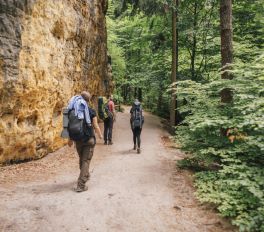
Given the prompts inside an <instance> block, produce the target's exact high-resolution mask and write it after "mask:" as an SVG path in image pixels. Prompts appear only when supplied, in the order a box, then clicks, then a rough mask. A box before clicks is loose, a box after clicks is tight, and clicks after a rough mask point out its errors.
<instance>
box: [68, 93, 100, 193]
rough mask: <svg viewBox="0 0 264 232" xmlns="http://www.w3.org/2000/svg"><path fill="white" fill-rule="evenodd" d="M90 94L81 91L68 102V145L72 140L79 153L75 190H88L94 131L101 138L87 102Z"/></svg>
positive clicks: (94, 141) (93, 114)
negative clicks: (78, 170)
mask: <svg viewBox="0 0 264 232" xmlns="http://www.w3.org/2000/svg"><path fill="white" fill-rule="evenodd" d="M90 99H91V95H90V93H89V92H86V91H83V92H82V93H81V95H77V96H74V97H72V98H71V100H70V102H69V104H68V107H67V108H68V110H69V113H68V115H69V126H68V131H69V136H70V139H69V141H68V145H69V146H72V144H73V141H74V142H75V147H76V150H77V153H78V155H79V167H80V175H79V178H78V181H77V187H76V188H75V189H74V190H75V191H76V192H83V191H86V190H88V187H87V186H86V185H85V184H86V182H87V181H88V180H89V178H90V173H89V166H90V163H91V159H92V157H93V153H94V147H95V144H96V138H95V133H94V130H95V131H96V133H97V134H98V135H99V138H100V139H102V138H103V136H102V133H101V130H100V127H99V126H98V122H97V116H96V112H95V110H93V109H92V108H91V107H90V106H89V105H88V103H89V102H90Z"/></svg>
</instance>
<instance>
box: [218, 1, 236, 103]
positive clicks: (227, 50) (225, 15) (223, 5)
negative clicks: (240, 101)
mask: <svg viewBox="0 0 264 232" xmlns="http://www.w3.org/2000/svg"><path fill="white" fill-rule="evenodd" d="M220 28H221V58H222V71H223V73H222V79H232V75H231V73H229V72H228V71H227V72H225V70H227V69H230V66H229V65H230V64H232V63H233V46H232V41H233V29H232V0H221V1H220ZM232 100H233V94H232V90H231V89H229V88H225V89H223V90H222V91H221V101H222V102H223V103H230V102H232Z"/></svg>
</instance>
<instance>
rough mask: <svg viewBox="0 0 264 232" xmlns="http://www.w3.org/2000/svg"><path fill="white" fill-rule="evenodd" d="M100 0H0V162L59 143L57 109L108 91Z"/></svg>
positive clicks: (46, 150)
mask: <svg viewBox="0 0 264 232" xmlns="http://www.w3.org/2000/svg"><path fill="white" fill-rule="evenodd" d="M106 1H107V0H93V1H90V0H0V164H1V163H4V162H9V161H15V160H26V159H32V158H39V157H42V156H44V155H46V154H47V153H49V152H51V151H54V150H55V149H57V148H59V147H61V146H62V145H63V144H64V143H65V141H64V140H62V139H61V138H60V132H61V129H62V128H61V127H62V115H61V112H62V108H63V107H64V106H65V105H66V104H67V102H68V100H69V98H70V97H71V96H72V95H74V94H76V93H79V92H80V91H82V90H88V91H90V92H91V93H92V94H94V95H95V96H97V95H101V94H105V93H107V92H109V91H110V89H109V86H111V75H108V74H107V53H106V52H107V51H106V50H107V49H106V25H105V13H106V8H107V2H106Z"/></svg>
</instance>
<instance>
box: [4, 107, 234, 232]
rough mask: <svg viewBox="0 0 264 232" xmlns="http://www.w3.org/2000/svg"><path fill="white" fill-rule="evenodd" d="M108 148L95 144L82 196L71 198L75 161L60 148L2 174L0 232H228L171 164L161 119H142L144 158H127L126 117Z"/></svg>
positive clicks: (120, 116)
mask: <svg viewBox="0 0 264 232" xmlns="http://www.w3.org/2000/svg"><path fill="white" fill-rule="evenodd" d="M113 133H114V139H113V142H114V144H113V145H112V146H106V145H103V141H102V140H100V141H98V143H97V146H96V148H95V154H94V157H93V160H92V163H91V169H90V170H91V171H92V173H91V179H90V181H89V182H88V187H89V189H88V191H86V192H82V193H75V192H74V191H73V187H75V184H76V180H77V178H78V174H79V170H78V158H77V154H76V152H75V149H74V148H69V147H64V148H62V149H60V150H59V151H57V152H55V153H52V154H49V155H48V156H46V157H45V158H43V159H41V160H37V161H32V162H28V163H22V164H17V165H12V166H6V167H1V168H0V183H1V184H0V194H1V198H0V231H18V232H21V231H27V232H31V231H33V232H35V231H37V232H42V231H43V232H44V231H45V232H47V231H76V232H79V231H80V232H82V231H92V232H108V231H109V232H119V231H122V232H152V231H157V232H172V231H173V232H181V231H187V232H189V231H190V232H196V231H197V232H205V231H211V232H218V231H234V228H233V227H232V226H230V224H229V223H228V222H226V221H225V220H223V219H221V218H220V217H219V216H217V214H216V213H215V211H214V210H213V209H212V208H211V207H209V206H205V205H202V204H199V202H198V201H197V200H196V199H195V196H194V189H193V187H192V185H191V184H192V181H191V177H190V175H189V174H188V173H187V172H184V171H181V170H179V169H178V168H177V167H176V165H175V163H176V160H177V159H181V158H182V154H181V153H180V152H179V151H177V150H175V149H172V148H170V147H169V146H166V143H167V139H166V136H167V133H166V132H165V131H164V130H163V129H162V126H161V124H160V120H159V118H157V117H155V116H153V115H151V114H148V113H146V114H145V125H144V128H143V132H142V153H141V154H136V152H135V151H133V150H132V147H133V144H132V133H131V131H130V126H129V113H128V108H126V111H125V113H119V114H118V118H117V122H116V124H115V125H114V131H113Z"/></svg>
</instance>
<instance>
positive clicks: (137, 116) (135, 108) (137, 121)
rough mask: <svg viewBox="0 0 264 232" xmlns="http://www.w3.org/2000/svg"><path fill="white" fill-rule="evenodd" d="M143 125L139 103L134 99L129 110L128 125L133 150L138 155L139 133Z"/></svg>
mask: <svg viewBox="0 0 264 232" xmlns="http://www.w3.org/2000/svg"><path fill="white" fill-rule="evenodd" d="M143 124H144V116H143V110H142V106H141V103H140V102H139V101H138V100H137V99H136V100H135V101H134V103H133V105H132V108H131V109H130V125H131V129H132V132H133V142H134V148H133V149H134V150H137V153H138V154H140V152H141V149H140V145H141V138H140V135H141V131H142V127H143Z"/></svg>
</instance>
